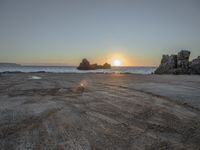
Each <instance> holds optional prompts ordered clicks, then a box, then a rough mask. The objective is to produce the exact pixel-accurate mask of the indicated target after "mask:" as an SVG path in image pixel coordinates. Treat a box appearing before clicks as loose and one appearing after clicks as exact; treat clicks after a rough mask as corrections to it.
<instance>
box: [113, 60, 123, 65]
mask: <svg viewBox="0 0 200 150" xmlns="http://www.w3.org/2000/svg"><path fill="white" fill-rule="evenodd" d="M112 65H113V66H115V67H119V66H121V65H122V61H121V60H119V59H115V60H114V61H113V62H112Z"/></svg>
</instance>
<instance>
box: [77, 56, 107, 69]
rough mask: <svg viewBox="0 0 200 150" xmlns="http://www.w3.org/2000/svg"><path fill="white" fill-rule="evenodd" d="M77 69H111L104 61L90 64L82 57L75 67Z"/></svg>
mask: <svg viewBox="0 0 200 150" xmlns="http://www.w3.org/2000/svg"><path fill="white" fill-rule="evenodd" d="M77 69H78V70H96V69H111V65H110V64H108V63H105V64H104V65H98V64H90V62H89V61H88V60H87V59H85V58H84V59H83V60H82V62H81V63H80V65H79V66H78V67H77Z"/></svg>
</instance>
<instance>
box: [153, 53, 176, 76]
mask: <svg viewBox="0 0 200 150" xmlns="http://www.w3.org/2000/svg"><path fill="white" fill-rule="evenodd" d="M175 68H177V56H176V55H171V56H169V55H163V57H162V60H161V64H160V66H159V68H158V69H157V70H156V71H155V73H156V74H160V73H164V74H173V73H174V71H175V70H174V69H175Z"/></svg>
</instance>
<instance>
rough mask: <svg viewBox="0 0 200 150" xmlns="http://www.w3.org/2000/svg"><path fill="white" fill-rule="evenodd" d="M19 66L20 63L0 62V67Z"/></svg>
mask: <svg viewBox="0 0 200 150" xmlns="http://www.w3.org/2000/svg"><path fill="white" fill-rule="evenodd" d="M19 66H21V65H20V64H16V63H0V67H19Z"/></svg>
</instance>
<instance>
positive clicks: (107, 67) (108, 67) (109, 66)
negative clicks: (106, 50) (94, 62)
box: [103, 63, 111, 69]
mask: <svg viewBox="0 0 200 150" xmlns="http://www.w3.org/2000/svg"><path fill="white" fill-rule="evenodd" d="M103 68H104V69H110V68H111V65H110V64H108V63H105V64H104V65H103Z"/></svg>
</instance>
